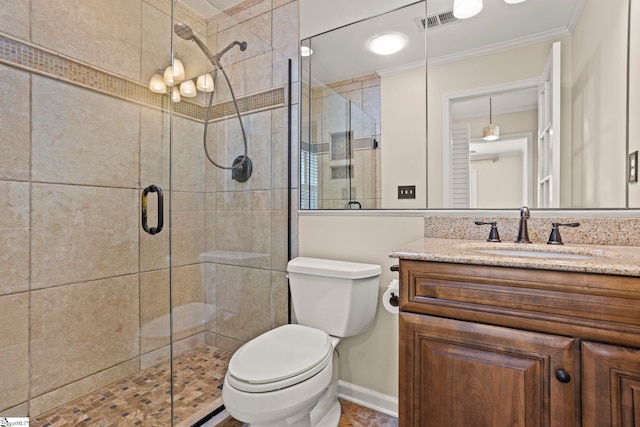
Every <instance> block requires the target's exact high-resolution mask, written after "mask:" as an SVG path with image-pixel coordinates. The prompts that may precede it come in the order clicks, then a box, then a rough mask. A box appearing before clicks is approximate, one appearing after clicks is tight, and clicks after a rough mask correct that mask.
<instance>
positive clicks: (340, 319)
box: [287, 257, 382, 338]
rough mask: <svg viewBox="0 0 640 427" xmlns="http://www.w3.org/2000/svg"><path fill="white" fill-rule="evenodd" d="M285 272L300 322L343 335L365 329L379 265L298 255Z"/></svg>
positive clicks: (372, 310) (372, 313) (372, 308)
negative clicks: (287, 274) (287, 275)
mask: <svg viewBox="0 0 640 427" xmlns="http://www.w3.org/2000/svg"><path fill="white" fill-rule="evenodd" d="M287 272H288V273H289V288H290V290H291V304H292V306H293V310H294V312H295V316H296V319H297V321H298V323H299V324H301V325H305V326H310V327H313V328H317V329H321V330H323V331H325V332H326V333H328V334H329V335H331V336H334V337H340V338H344V337H350V336H353V335H357V334H359V333H361V332H364V331H365V330H366V329H367V328H368V327H369V326H370V325H371V323H372V322H373V318H374V316H375V314H376V307H377V306H378V287H379V277H380V273H381V272H382V269H381V268H380V266H379V265H374V264H363V263H357V262H347V261H337V260H329V259H319V258H305V257H300V258H294V259H292V260H291V261H289V264H288V265H287Z"/></svg>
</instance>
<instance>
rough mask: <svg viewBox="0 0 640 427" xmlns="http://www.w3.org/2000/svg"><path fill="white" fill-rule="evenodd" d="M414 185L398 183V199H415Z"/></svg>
mask: <svg viewBox="0 0 640 427" xmlns="http://www.w3.org/2000/svg"><path fill="white" fill-rule="evenodd" d="M415 198H416V186H415V185H398V199H415Z"/></svg>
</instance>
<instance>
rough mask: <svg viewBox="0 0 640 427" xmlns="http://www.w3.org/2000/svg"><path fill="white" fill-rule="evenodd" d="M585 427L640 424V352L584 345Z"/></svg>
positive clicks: (589, 344)
mask: <svg viewBox="0 0 640 427" xmlns="http://www.w3.org/2000/svg"><path fill="white" fill-rule="evenodd" d="M582 372H583V376H582V425H583V427H635V426H639V425H640V350H638V349H631V348H625V347H616V346H612V345H605V344H596V343H592V342H583V343H582Z"/></svg>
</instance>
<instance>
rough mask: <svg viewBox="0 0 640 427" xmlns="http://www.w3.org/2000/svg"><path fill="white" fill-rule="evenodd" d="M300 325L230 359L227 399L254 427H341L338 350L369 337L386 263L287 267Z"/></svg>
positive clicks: (305, 262)
mask: <svg viewBox="0 0 640 427" xmlns="http://www.w3.org/2000/svg"><path fill="white" fill-rule="evenodd" d="M287 272H288V274H289V287H290V291H291V305H292V307H293V311H294V313H295V316H296V319H297V322H298V323H297V324H290V325H284V326H280V327H279V328H276V329H273V330H271V331H268V332H266V333H264V334H262V335H260V336H259V337H257V338H254V339H253V340H251V341H249V342H247V343H246V344H244V345H243V346H242V347H240V348H239V349H238V350H237V351H236V352H235V353H234V355H233V356H232V357H231V360H230V361H229V367H228V370H227V374H226V376H225V379H224V386H223V388H222V400H223V401H224V405H225V407H226V409H227V411H228V412H229V413H230V414H231V416H233V417H234V418H235V419H236V420H238V421H242V422H244V423H247V424H248V425H249V426H250V427H276V426H278V427H285V426H294V427H336V426H337V425H338V423H339V421H340V403H339V402H338V380H337V378H336V375H334V374H333V358H334V350H335V348H336V346H337V345H338V343H339V342H340V340H341V339H342V338H346V337H350V336H353V335H358V334H360V333H362V332H364V331H365V330H366V329H367V328H368V327H369V326H370V325H371V323H372V322H373V318H374V316H375V313H376V307H377V304H378V283H379V276H380V273H381V272H382V270H381V268H380V266H379V265H373V264H363V263H355V262H346V261H336V260H327V259H318V258H304V257H300V258H294V259H292V260H291V261H289V264H288V265H287Z"/></svg>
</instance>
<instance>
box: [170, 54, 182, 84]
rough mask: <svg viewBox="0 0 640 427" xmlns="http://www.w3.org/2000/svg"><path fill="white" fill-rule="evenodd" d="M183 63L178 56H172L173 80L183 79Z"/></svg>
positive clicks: (179, 80)
mask: <svg viewBox="0 0 640 427" xmlns="http://www.w3.org/2000/svg"><path fill="white" fill-rule="evenodd" d="M184 76H185V74H184V65H183V64H182V61H180V60H179V59H178V58H173V81H174V82H176V83H180V82H181V81H183V80H184Z"/></svg>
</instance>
